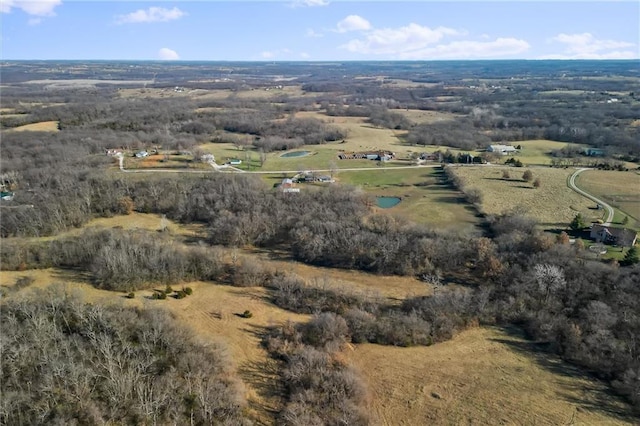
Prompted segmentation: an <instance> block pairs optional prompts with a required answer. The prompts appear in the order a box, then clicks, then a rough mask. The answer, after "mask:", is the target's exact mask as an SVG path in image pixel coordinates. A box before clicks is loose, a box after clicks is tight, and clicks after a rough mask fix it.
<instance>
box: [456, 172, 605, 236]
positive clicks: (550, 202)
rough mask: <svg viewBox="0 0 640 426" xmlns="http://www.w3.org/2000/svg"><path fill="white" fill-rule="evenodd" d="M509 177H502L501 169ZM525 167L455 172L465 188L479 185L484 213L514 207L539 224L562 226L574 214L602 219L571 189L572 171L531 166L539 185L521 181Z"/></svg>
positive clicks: (507, 209) (589, 203)
mask: <svg viewBox="0 0 640 426" xmlns="http://www.w3.org/2000/svg"><path fill="white" fill-rule="evenodd" d="M505 170H507V171H508V172H509V173H510V176H511V177H510V179H508V180H505V179H503V178H502V173H503V171H505ZM525 170H527V167H521V168H520V167H506V166H486V167H455V168H454V171H455V173H456V175H457V176H459V177H460V178H461V179H462V181H463V182H464V184H465V186H466V187H467V188H478V189H479V190H480V192H481V193H482V204H481V209H482V210H483V211H484V212H485V213H487V214H501V213H504V212H506V211H509V210H512V209H514V208H516V207H517V208H520V209H523V210H524V211H525V212H527V213H528V214H529V215H530V216H532V217H534V218H535V219H537V220H538V221H539V222H540V225H542V226H557V227H560V228H564V227H566V226H568V225H569V223H570V222H571V220H572V219H573V218H574V217H575V215H576V214H577V213H581V214H582V215H583V216H584V217H585V219H587V220H595V219H600V218H602V212H601V211H597V210H594V209H592V208H593V207H595V205H594V203H593V202H592V201H590V200H589V199H587V198H586V197H583V196H581V195H579V194H578V193H576V192H574V191H572V190H571V189H570V188H569V187H568V186H567V178H568V176H570V175H571V174H572V173H573V172H574V171H575V170H573V169H556V168H550V167H531V168H529V170H531V171H532V172H533V177H534V179H535V178H536V177H539V178H540V181H541V186H540V188H533V186H532V184H531V182H524V181H523V180H522V179H521V178H522V174H523V172H524V171H525Z"/></svg>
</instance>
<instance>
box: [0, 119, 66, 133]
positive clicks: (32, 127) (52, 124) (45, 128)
mask: <svg viewBox="0 0 640 426" xmlns="http://www.w3.org/2000/svg"><path fill="white" fill-rule="evenodd" d="M7 131H10V132H59V131H60V130H59V129H58V122H57V121H42V122H40V123H31V124H25V125H24V126H18V127H14V128H12V129H10V130H7Z"/></svg>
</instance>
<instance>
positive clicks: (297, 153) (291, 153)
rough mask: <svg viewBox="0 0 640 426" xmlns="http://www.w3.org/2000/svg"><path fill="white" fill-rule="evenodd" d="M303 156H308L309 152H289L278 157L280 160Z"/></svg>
mask: <svg viewBox="0 0 640 426" xmlns="http://www.w3.org/2000/svg"><path fill="white" fill-rule="evenodd" d="M305 155H309V151H291V152H287V153H285V154H282V155H281V156H280V157H282V158H291V157H304V156H305Z"/></svg>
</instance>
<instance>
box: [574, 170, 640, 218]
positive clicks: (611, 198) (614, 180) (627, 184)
mask: <svg viewBox="0 0 640 426" xmlns="http://www.w3.org/2000/svg"><path fill="white" fill-rule="evenodd" d="M576 185H578V187H579V188H580V189H583V190H585V191H587V192H588V193H590V194H593V195H595V196H596V197H598V198H602V199H603V200H604V201H606V202H607V203H609V204H611V205H612V206H614V207H616V208H617V209H619V210H621V211H622V212H623V213H624V214H626V215H627V216H630V219H635V221H636V224H635V225H634V224H633V223H632V222H633V221H631V220H630V223H629V225H631V226H640V223H638V222H640V174H638V172H635V171H629V172H618V171H606V170H586V171H584V172H582V173H580V174H579V175H578V177H577V178H576Z"/></svg>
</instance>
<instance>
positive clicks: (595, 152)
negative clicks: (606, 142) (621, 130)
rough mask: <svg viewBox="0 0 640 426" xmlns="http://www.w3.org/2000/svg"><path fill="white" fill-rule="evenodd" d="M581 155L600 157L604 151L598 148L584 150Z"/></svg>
mask: <svg viewBox="0 0 640 426" xmlns="http://www.w3.org/2000/svg"><path fill="white" fill-rule="evenodd" d="M582 153H583V154H584V155H586V156H588V157H602V156H604V149H600V148H585V149H584V151H582Z"/></svg>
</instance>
